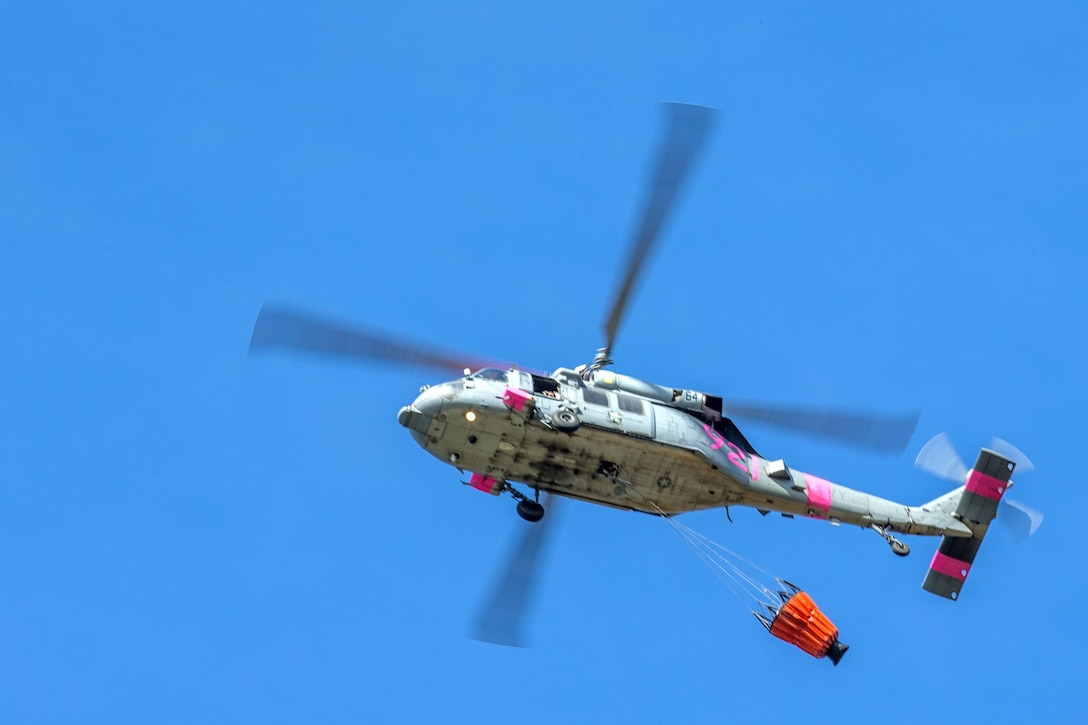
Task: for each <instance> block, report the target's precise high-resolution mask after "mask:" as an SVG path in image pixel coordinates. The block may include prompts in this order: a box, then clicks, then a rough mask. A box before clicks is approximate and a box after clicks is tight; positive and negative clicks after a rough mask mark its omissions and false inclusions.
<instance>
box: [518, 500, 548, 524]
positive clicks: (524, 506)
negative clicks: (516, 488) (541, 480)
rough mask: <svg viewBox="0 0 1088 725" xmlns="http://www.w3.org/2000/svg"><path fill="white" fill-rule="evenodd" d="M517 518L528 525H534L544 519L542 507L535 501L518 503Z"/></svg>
mask: <svg viewBox="0 0 1088 725" xmlns="http://www.w3.org/2000/svg"><path fill="white" fill-rule="evenodd" d="M518 516H520V517H521V518H523V519H525V520H526V521H528V522H530V523H534V524H535V523H536V522H537V521H540V520H541V519H542V518H544V507H543V506H541V505H540V504H538V503H537V502H536V501H530V500H529V499H525V500H524V501H518Z"/></svg>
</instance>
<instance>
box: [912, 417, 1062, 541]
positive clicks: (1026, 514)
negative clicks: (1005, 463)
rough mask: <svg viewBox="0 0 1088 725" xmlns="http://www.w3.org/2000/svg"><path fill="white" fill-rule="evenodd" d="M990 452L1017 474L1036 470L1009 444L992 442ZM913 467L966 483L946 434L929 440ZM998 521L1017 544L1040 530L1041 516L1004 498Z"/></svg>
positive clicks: (963, 469) (964, 468)
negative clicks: (1011, 466) (1011, 467)
mask: <svg viewBox="0 0 1088 725" xmlns="http://www.w3.org/2000/svg"><path fill="white" fill-rule="evenodd" d="M990 450H992V451H993V452H994V453H997V454H999V455H1001V456H1002V457H1004V458H1007V459H1009V460H1010V461H1012V462H1013V463H1015V464H1016V473H1028V472H1030V471H1032V470H1034V469H1035V464H1033V463H1032V462H1031V459H1029V458H1028V457H1027V456H1026V455H1024V453H1023V452H1022V451H1021V450H1020V449H1018V448H1017V447H1016V446H1014V445H1013V444H1011V443H1009V442H1008V441H1004V440H1001V439H1000V438H992V439H991V440H990ZM914 466H915V467H916V468H918V469H919V470H922V471H925V472H926V473H929V474H931V475H934V476H937V477H938V478H944V479H946V480H949V481H953V482H954V483H963V482H964V481H965V480H966V479H967V473H968V468H967V464H966V463H964V462H963V459H962V458H961V457H960V454H959V453H957V452H956V449H955V447H954V446H953V445H952V441H951V439H950V438H949V437H948V434H947V433H938V434H937V435H935V436H933V438H931V439H929V442H927V443H926V444H925V445H924V446H922V450H920V451H919V452H918V457H917V458H915V459H914ZM997 518H998V521H1001V522H1002V526H1003V527H1004V528H1005V531H1006V532H1008V534H1009V536H1011V537H1012V538H1013V540H1014V541H1017V542H1020V541H1023V540H1025V539H1027V538H1028V537H1029V536H1031V535H1032V534H1034V533H1035V532H1036V531H1038V530H1039V527H1040V526H1041V525H1042V523H1043V518H1044V515H1043V513H1042V512H1041V511H1039V510H1038V509H1035V508H1032V507H1031V506H1028V505H1027V504H1025V503H1023V502H1021V501H1017V500H1015V499H1011V498H1009V497H1008V496H1005V497H1003V498H1002V500H1001V505H1000V507H999V508H998V516H997Z"/></svg>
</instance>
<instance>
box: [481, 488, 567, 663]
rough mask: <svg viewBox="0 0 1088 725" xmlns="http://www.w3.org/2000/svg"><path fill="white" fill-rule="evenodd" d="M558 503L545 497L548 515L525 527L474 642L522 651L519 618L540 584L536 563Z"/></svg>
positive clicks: (493, 592) (486, 607)
mask: <svg viewBox="0 0 1088 725" xmlns="http://www.w3.org/2000/svg"><path fill="white" fill-rule="evenodd" d="M556 500H557V499H556V498H555V497H554V496H548V495H545V496H544V500H543V502H542V503H543V504H544V506H545V508H546V509H548V515H546V516H545V517H544V518H543V519H541V520H540V521H538V522H537V523H535V524H530V523H526V524H525V527H524V531H523V533H522V536H521V540H520V541H519V542H518V545H517V547H516V548H514V549H513V550H512V551H511V554H510V559H509V560H507V562H506V566H505V567H504V568H503V571H502V574H501V576H500V577H499V579H498V580H497V581H496V582H495V588H494V590H492V592H491V596H490V597H488V599H487V602H486V604H485V605H484V607H483V609H482V610H481V611H480V614H479V616H478V618H477V620H476V626H475V628H474V631H473V633H472V638H473V639H478V640H480V641H481V642H490V643H491V644H501V645H506V646H507V647H524V646H525V641H524V639H523V638H522V636H521V624H522V615H524V614H525V611H526V609H527V606H528V605H529V604H530V603H531V600H532V596H533V591H534V589H535V587H536V585H537V583H538V582H539V577H538V575H537V570H538V560H539V558H540V552H541V549H542V546H543V544H544V541H545V535H546V533H547V529H548V528H549V524H548V521H549V520H550V519H551V518H552V517H554V516H555V510H554V509H555V506H554V505H553V504H554V502H555V501H556Z"/></svg>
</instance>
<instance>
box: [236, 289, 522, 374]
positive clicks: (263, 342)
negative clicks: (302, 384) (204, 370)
mask: <svg viewBox="0 0 1088 725" xmlns="http://www.w3.org/2000/svg"><path fill="white" fill-rule="evenodd" d="M276 347H279V348H288V349H292V350H302V351H305V352H311V353H318V354H321V355H329V356H333V357H346V358H354V359H356V360H377V361H380V362H384V363H392V364H394V365H397V366H402V367H410V366H419V367H430V368H438V369H441V370H453V371H455V372H457V373H458V374H460V373H461V372H462V371H463V370H464V369H465V368H470V369H472V370H477V369H479V368H483V367H500V368H505V367H508V366H507V365H505V364H504V363H496V362H493V361H488V360H482V359H480V358H469V357H464V356H457V355H452V354H449V353H445V352H440V351H438V350H435V349H433V348H427V347H425V346H423V345H420V344H419V343H413V342H407V341H403V340H397V339H395V338H393V337H390V336H388V335H383V334H381V333H376V332H370V331H366V330H362V329H358V328H354V329H353V328H350V327H347V326H345V325H341V324H339V323H336V322H330V321H328V320H324V319H321V318H318V317H316V316H314V315H311V314H309V313H305V312H298V311H296V310H292V309H289V308H286V307H270V306H265V307H262V308H261V311H260V313H258V315H257V321H256V323H254V325H253V336H252V337H251V338H250V341H249V353H250V354H251V355H252V354H253V353H254V352H259V351H261V350H265V349H269V348H276Z"/></svg>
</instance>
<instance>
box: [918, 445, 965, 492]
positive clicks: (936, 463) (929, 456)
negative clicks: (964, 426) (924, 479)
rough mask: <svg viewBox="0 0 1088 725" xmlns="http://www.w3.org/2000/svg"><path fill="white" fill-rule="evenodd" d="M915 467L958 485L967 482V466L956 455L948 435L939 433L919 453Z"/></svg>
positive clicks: (958, 455)
mask: <svg viewBox="0 0 1088 725" xmlns="http://www.w3.org/2000/svg"><path fill="white" fill-rule="evenodd" d="M914 467H915V468H918V469H921V470H923V471H925V472H926V473H931V474H933V475H934V476H937V477H938V478H945V479H948V480H949V481H955V482H956V483H963V482H964V481H966V480H967V464H966V463H964V462H963V459H962V458H960V454H959V453H956V449H955V448H954V447H953V446H952V441H951V440H949V439H948V434H947V433H938V434H937V435H935V436H933V437H932V438H930V439H929V442H928V443H926V444H925V445H924V446H922V450H920V451H918V457H917V458H915V459H914Z"/></svg>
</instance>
